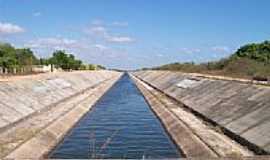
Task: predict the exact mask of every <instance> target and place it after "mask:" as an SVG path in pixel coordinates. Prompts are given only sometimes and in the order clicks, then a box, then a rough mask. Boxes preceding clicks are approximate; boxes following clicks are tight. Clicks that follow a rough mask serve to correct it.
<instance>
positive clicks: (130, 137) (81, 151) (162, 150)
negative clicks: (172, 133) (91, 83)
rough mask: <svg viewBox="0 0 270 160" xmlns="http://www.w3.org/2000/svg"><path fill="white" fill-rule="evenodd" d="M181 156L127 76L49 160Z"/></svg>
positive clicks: (111, 90) (123, 77)
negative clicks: (51, 159)
mask: <svg viewBox="0 0 270 160" xmlns="http://www.w3.org/2000/svg"><path fill="white" fill-rule="evenodd" d="M178 157H180V153H179V151H178V149H177V147H176V146H175V144H174V143H173V142H172V141H171V140H170V138H169V136H168V135H167V133H166V132H165V130H164V129H163V126H162V125H161V123H160V122H159V120H158V119H157V117H156V116H155V115H154V113H153V112H152V111H151V109H150V108H149V106H148V104H147V103H146V102H145V100H144V98H143V96H142V95H141V93H140V92H139V91H138V89H137V88H136V86H135V85H134V84H133V82H132V80H131V79H130V78H129V76H128V75H127V74H125V75H124V76H122V78H121V79H120V80H119V81H118V82H116V84H115V85H114V86H113V87H112V88H111V89H110V90H109V91H108V92H107V93H106V94H105V95H104V96H103V97H102V98H101V99H100V100H99V101H98V102H97V103H96V104H95V106H94V108H93V109H92V110H91V111H90V112H88V113H87V114H86V115H85V116H84V117H83V118H82V119H81V120H80V121H79V123H78V124H77V125H76V126H75V127H74V128H73V129H72V130H71V131H70V133H69V134H68V135H67V136H66V137H65V138H64V140H63V142H62V143H60V144H59V145H58V146H57V147H56V148H55V149H54V150H53V151H52V152H51V153H50V155H49V158H78V159H81V158H136V159H143V158H178Z"/></svg>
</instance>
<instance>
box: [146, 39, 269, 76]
mask: <svg viewBox="0 0 270 160" xmlns="http://www.w3.org/2000/svg"><path fill="white" fill-rule="evenodd" d="M146 69H147V68H146ZM151 69H155V70H174V71H182V72H197V73H207V74H215V75H225V76H232V77H241V78H253V79H257V80H267V79H269V77H270V41H264V42H261V43H252V44H247V45H244V46H242V47H240V48H239V49H238V50H237V51H236V52H235V53H233V54H232V55H231V56H229V57H227V58H223V59H220V60H218V61H213V62H205V63H200V64H196V63H193V62H188V63H178V62H177V63H171V64H166V65H162V66H158V67H154V68H151Z"/></svg>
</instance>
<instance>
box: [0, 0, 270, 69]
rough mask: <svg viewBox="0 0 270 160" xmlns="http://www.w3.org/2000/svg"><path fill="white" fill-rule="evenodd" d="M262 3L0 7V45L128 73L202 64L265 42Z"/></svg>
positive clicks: (101, 1)
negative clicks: (61, 52)
mask: <svg viewBox="0 0 270 160" xmlns="http://www.w3.org/2000/svg"><path fill="white" fill-rule="evenodd" d="M269 6H270V1H269V0H257V1H256V0H223V1H222V0H204V1H202V0H76V1H74V0H0V41H3V42H9V43H12V44H13V45H15V46H16V47H30V48H32V50H34V51H35V53H36V54H37V55H39V56H40V57H46V56H49V55H51V54H52V52H53V51H54V50H56V49H65V50H66V51H68V52H70V53H73V54H75V55H76V56H78V57H79V58H81V59H83V60H84V62H91V63H97V64H102V65H105V66H107V67H112V68H121V69H134V68H141V67H149V66H156V65H160V64H165V63H170V62H190V61H194V62H204V61H210V60H217V59H219V58H222V57H226V56H228V55H230V54H231V53H233V51H235V50H236V49H237V48H238V47H239V46H241V45H244V44H246V43H251V42H261V41H264V40H269V38H270V21H269V17H270V11H269Z"/></svg>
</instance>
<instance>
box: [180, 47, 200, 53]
mask: <svg viewBox="0 0 270 160" xmlns="http://www.w3.org/2000/svg"><path fill="white" fill-rule="evenodd" d="M180 52H181V53H186V54H192V53H199V52H201V50H200V49H198V48H180Z"/></svg>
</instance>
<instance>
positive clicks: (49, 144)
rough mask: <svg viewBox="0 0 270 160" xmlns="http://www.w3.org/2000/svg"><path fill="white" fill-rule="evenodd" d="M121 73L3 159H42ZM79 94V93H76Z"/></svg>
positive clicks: (96, 88) (95, 89) (100, 85)
mask: <svg viewBox="0 0 270 160" xmlns="http://www.w3.org/2000/svg"><path fill="white" fill-rule="evenodd" d="M122 75H123V74H122V73H119V74H117V75H115V76H113V77H112V78H110V79H107V80H105V81H104V82H102V83H101V84H99V85H98V86H96V87H95V88H91V89H90V90H94V92H93V94H90V95H89V96H88V97H87V98H85V99H83V100H82V101H81V102H79V103H78V104H76V105H75V106H73V109H72V110H70V111H68V113H66V114H65V115H63V117H60V118H59V119H57V120H56V121H54V122H52V123H50V124H49V125H48V126H46V127H45V128H44V129H43V130H41V131H40V132H39V133H37V134H35V135H34V136H33V137H32V138H31V139H29V140H27V141H26V142H24V143H23V144H21V145H20V146H18V147H17V148H15V149H14V150H13V151H11V152H10V153H9V154H8V155H6V156H5V157H4V159H43V158H45V156H46V155H47V154H48V153H49V152H50V151H51V150H52V149H53V148H54V147H55V146H56V145H57V144H58V143H60V142H61V141H62V139H63V138H64V137H65V135H66V134H67V133H69V131H70V129H72V128H73V126H74V125H76V123H77V122H79V120H80V119H81V118H82V117H83V116H84V115H85V114H86V113H87V112H89V111H90V110H91V108H92V107H93V106H94V104H95V103H96V102H97V101H98V100H99V99H100V98H101V97H102V96H103V95H104V94H105V93H106V92H107V91H108V90H109V89H110V88H111V87H112V86H113V85H114V84H115V83H116V82H117V81H118V80H119V79H120V78H121V76H122ZM78 96H80V95H78Z"/></svg>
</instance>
